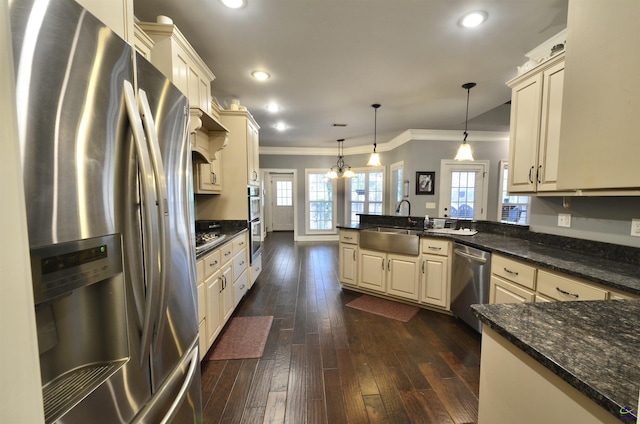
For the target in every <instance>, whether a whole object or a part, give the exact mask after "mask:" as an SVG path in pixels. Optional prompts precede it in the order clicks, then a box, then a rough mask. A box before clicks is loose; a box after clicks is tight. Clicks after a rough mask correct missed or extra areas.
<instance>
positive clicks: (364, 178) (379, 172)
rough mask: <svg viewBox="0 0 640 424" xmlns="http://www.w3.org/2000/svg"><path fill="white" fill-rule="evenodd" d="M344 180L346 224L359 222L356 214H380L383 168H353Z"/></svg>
mask: <svg viewBox="0 0 640 424" xmlns="http://www.w3.org/2000/svg"><path fill="white" fill-rule="evenodd" d="M353 172H354V173H355V174H356V175H355V176H354V177H353V178H350V179H348V180H346V188H345V196H346V199H345V204H346V208H345V209H346V222H347V225H351V224H357V223H359V222H360V217H359V216H358V214H367V215H382V209H383V208H382V205H383V203H382V202H383V200H384V168H369V169H354V170H353Z"/></svg>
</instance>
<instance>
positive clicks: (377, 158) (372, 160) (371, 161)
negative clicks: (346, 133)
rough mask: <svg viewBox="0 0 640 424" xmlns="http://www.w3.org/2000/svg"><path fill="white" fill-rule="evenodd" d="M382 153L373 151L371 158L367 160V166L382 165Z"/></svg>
mask: <svg viewBox="0 0 640 424" xmlns="http://www.w3.org/2000/svg"><path fill="white" fill-rule="evenodd" d="M381 165H382V163H381V162H380V155H379V154H378V153H377V152H373V153H371V157H370V158H369V162H367V166H381Z"/></svg>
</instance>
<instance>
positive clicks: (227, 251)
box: [220, 242, 233, 264]
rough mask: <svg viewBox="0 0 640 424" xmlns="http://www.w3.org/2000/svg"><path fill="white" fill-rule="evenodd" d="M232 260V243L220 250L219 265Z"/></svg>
mask: <svg viewBox="0 0 640 424" xmlns="http://www.w3.org/2000/svg"><path fill="white" fill-rule="evenodd" d="M232 258H233V243H232V242H229V243H225V244H224V245H223V246H222V247H221V248H220V264H226V263H227V262H229V261H230V260H231V259H232Z"/></svg>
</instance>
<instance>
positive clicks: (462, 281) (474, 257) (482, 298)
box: [451, 243, 491, 333]
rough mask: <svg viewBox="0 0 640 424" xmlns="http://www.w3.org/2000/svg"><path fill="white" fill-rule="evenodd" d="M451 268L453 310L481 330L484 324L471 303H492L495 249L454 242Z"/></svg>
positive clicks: (477, 329) (459, 316)
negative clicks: (492, 273)
mask: <svg viewBox="0 0 640 424" xmlns="http://www.w3.org/2000/svg"><path fill="white" fill-rule="evenodd" d="M451 268H452V271H451V312H453V314H454V315H456V316H457V317H458V318H460V319H461V320H463V321H464V322H466V323H467V324H469V325H470V326H471V327H473V328H474V329H475V330H476V331H478V332H479V333H481V332H482V325H481V323H480V320H478V319H477V318H476V317H475V316H474V315H473V312H471V305H472V304H474V303H489V278H490V275H491V253H489V252H485V251H484V250H480V249H476V248H473V247H470V246H467V245H464V244H460V243H454V244H453V262H452V266H451Z"/></svg>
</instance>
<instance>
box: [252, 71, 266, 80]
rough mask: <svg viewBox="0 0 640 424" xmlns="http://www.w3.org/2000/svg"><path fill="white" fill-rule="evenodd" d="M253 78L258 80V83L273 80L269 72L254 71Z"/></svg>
mask: <svg viewBox="0 0 640 424" xmlns="http://www.w3.org/2000/svg"><path fill="white" fill-rule="evenodd" d="M251 76H252V77H254V78H255V79H257V80H258V81H264V80H268V79H269V78H271V75H269V73H268V72H267V71H253V72H251Z"/></svg>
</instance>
